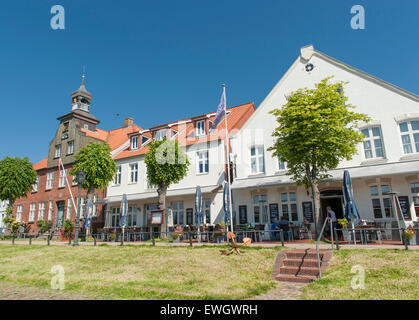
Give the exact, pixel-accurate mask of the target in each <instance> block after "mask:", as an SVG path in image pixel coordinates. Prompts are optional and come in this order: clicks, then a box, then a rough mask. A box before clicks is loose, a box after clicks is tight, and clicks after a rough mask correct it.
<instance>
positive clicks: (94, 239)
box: [93, 235, 96, 247]
mask: <svg viewBox="0 0 419 320" xmlns="http://www.w3.org/2000/svg"><path fill="white" fill-rule="evenodd" d="M93 245H94V246H95V247H96V236H95V235H93Z"/></svg>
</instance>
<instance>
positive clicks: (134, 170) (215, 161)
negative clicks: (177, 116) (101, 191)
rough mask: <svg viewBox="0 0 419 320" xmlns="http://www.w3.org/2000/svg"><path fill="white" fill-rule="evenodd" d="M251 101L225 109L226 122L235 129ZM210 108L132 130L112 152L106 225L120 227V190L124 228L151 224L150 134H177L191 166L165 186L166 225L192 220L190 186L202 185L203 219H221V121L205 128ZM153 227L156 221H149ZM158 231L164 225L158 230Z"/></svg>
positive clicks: (171, 136)
mask: <svg viewBox="0 0 419 320" xmlns="http://www.w3.org/2000/svg"><path fill="white" fill-rule="evenodd" d="M254 110H255V109H254V105H253V103H249V104H245V105H241V106H237V107H233V108H230V109H228V110H227V114H228V118H227V119H228V123H229V124H228V126H229V130H231V129H235V130H231V131H232V134H231V135H230V136H234V134H235V132H237V130H238V129H239V128H240V127H241V126H242V125H243V123H244V122H245V121H246V120H247V119H248V118H249V116H250V115H251V114H252V113H253V112H254ZM213 117H214V114H206V115H202V116H198V117H194V118H191V119H187V120H183V121H179V122H174V123H169V124H166V125H162V126H158V127H154V128H151V129H149V130H142V131H139V132H134V133H131V134H130V135H129V136H130V139H131V144H130V145H129V146H128V148H126V150H123V151H122V152H120V153H119V154H118V155H116V156H115V157H114V159H115V161H116V163H117V167H118V173H117V175H116V177H115V179H114V181H113V182H112V183H111V184H110V185H109V186H108V188H107V197H106V199H105V201H106V203H107V212H106V221H105V228H118V227H119V212H120V207H121V200H122V196H123V194H126V195H127V199H128V207H129V210H128V220H127V225H128V227H129V228H136V229H139V228H141V230H143V231H149V230H150V227H151V225H150V213H151V211H153V210H157V205H156V204H157V190H156V189H155V188H153V186H149V185H148V181H147V168H146V164H145V161H144V159H145V154H146V153H147V151H148V149H147V144H148V143H150V142H151V141H152V140H153V139H154V138H156V137H161V136H162V132H163V133H164V134H163V135H167V138H168V139H177V140H178V141H179V145H180V147H181V148H182V149H183V151H184V152H185V153H186V155H187V157H188V159H189V162H190V166H189V170H188V173H187V176H186V177H185V178H184V179H182V180H181V181H180V182H179V183H177V184H174V185H171V186H170V187H169V188H168V191H167V197H166V214H167V225H168V227H169V228H170V227H173V226H174V225H176V224H179V225H182V226H185V225H195V204H194V200H195V191H196V187H197V186H200V187H201V191H202V199H203V209H204V222H205V223H206V224H207V225H215V224H216V223H219V222H221V221H222V220H224V211H223V201H222V197H223V188H222V186H223V183H224V181H225V159H224V154H225V147H224V141H223V138H224V123H221V124H220V125H219V126H218V128H217V130H216V131H215V132H213V133H209V132H208V130H209V125H210V123H211V120H212V119H213ZM153 227H154V228H155V229H154V231H156V232H158V231H159V227H158V226H153ZM162 231H163V232H164V231H165V230H162Z"/></svg>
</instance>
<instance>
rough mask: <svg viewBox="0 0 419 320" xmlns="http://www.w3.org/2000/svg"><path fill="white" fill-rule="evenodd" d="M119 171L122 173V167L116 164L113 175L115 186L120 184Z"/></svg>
mask: <svg viewBox="0 0 419 320" xmlns="http://www.w3.org/2000/svg"><path fill="white" fill-rule="evenodd" d="M121 173H122V169H121V166H118V167H117V168H116V174H115V177H114V178H113V184H114V185H115V186H119V185H120V184H121Z"/></svg>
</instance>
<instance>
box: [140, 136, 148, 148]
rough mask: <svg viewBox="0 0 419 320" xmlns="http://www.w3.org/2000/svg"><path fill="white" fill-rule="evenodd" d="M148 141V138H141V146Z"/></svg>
mask: <svg viewBox="0 0 419 320" xmlns="http://www.w3.org/2000/svg"><path fill="white" fill-rule="evenodd" d="M148 140H149V138H147V137H144V136H143V137H142V138H141V145H142V146H143V145H144V144H145V143H146V142H147V141H148Z"/></svg>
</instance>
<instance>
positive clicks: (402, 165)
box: [231, 160, 419, 190]
mask: <svg viewBox="0 0 419 320" xmlns="http://www.w3.org/2000/svg"><path fill="white" fill-rule="evenodd" d="M344 170H348V171H349V173H350V175H351V177H352V180H354V179H360V178H372V177H385V176H392V175H398V174H415V173H419V160H414V161H403V162H395V163H383V164H375V165H368V166H359V167H352V168H339V169H335V170H331V171H330V172H329V174H330V175H331V177H330V178H329V179H326V180H325V181H342V177H343V172H344ZM287 184H294V181H293V180H291V178H290V176H287V175H285V174H282V175H276V176H268V177H255V178H246V179H236V180H235V181H234V182H233V184H232V185H231V188H232V189H236V190H237V189H248V188H263V187H272V186H280V185H287Z"/></svg>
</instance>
